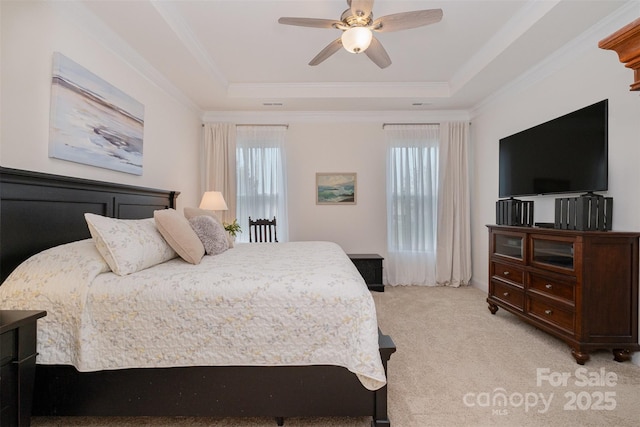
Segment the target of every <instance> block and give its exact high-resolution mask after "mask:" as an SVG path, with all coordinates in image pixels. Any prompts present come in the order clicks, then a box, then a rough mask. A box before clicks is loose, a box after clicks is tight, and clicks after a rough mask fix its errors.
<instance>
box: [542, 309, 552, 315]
mask: <svg viewBox="0 0 640 427" xmlns="http://www.w3.org/2000/svg"><path fill="white" fill-rule="evenodd" d="M544 314H553V311H552V310H545V311H544Z"/></svg>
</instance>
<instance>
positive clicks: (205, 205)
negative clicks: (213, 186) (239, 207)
mask: <svg viewBox="0 0 640 427" xmlns="http://www.w3.org/2000/svg"><path fill="white" fill-rule="evenodd" d="M200 209H206V210H209V211H226V210H228V209H229V208H228V207H227V202H225V201H224V197H222V193H221V192H219V191H206V192H205V193H204V194H203V195H202V200H201V201H200Z"/></svg>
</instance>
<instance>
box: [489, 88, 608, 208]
mask: <svg viewBox="0 0 640 427" xmlns="http://www.w3.org/2000/svg"><path fill="white" fill-rule="evenodd" d="M607 128H608V100H606V99H605V100H603V101H600V102H597V103H595V104H593V105H589V106H588V107H584V108H581V109H580V110H577V111H574V112H572V113H569V114H566V115H564V116H562V117H558V118H556V119H553V120H550V121H548V122H545V123H542V124H540V125H538V126H535V127H532V128H530V129H527V130H523V131H522V132H518V133H516V134H514V135H511V136H507V137H505V138H502V139H501V140H500V150H499V152H500V162H499V177H500V182H499V195H500V197H501V198H505V197H515V196H532V195H539V194H555V193H583V192H584V193H587V192H594V191H606V190H607V188H608V130H607Z"/></svg>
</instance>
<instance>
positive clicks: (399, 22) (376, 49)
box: [278, 0, 442, 68]
mask: <svg viewBox="0 0 640 427" xmlns="http://www.w3.org/2000/svg"><path fill="white" fill-rule="evenodd" d="M347 4H348V5H349V9H347V10H345V11H344V12H342V15H341V16H340V20H339V21H335V20H332V19H316V18H289V17H283V18H280V19H278V22H279V23H280V24H285V25H296V26H300V27H314V28H334V29H337V30H342V35H341V36H340V37H338V38H337V39H336V40H334V41H332V42H331V43H329V45H327V47H325V48H324V49H322V50H321V51H320V53H318V54H317V55H316V56H315V57H314V58H313V59H312V60H311V62H309V65H318V64H320V63H321V62H322V61H324V60H325V59H327V58H328V57H330V56H331V55H333V54H334V53H336V52H337V51H338V50H340V47H344V48H345V49H346V50H348V51H349V52H351V53H361V52H364V53H365V54H366V55H367V56H368V57H369V59H371V60H372V61H373V62H374V63H375V64H376V65H377V66H378V67H380V68H386V67H388V66H389V65H391V58H389V54H387V51H386V50H385V49H384V47H382V44H380V42H379V41H378V39H376V38H375V37H374V36H373V31H375V32H379V33H383V32H391V31H399V30H407V29H410V28H416V27H422V26H424V25H429V24H435V23H436V22H440V20H441V19H442V9H426V10H416V11H413V12H402V13H394V14H392V15H386V16H383V17H381V18H378V19H376V20H374V19H373V13H372V12H371V9H372V8H373V0H347Z"/></svg>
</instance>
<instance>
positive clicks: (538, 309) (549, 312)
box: [527, 296, 575, 334]
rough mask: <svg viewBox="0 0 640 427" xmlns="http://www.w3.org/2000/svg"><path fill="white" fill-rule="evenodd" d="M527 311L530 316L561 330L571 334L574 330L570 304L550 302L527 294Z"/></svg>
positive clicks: (572, 312)
mask: <svg viewBox="0 0 640 427" xmlns="http://www.w3.org/2000/svg"><path fill="white" fill-rule="evenodd" d="M527 312H528V313H529V315H530V316H531V317H535V318H536V319H539V320H542V321H543V322H545V323H548V324H549V325H551V326H555V327H557V328H559V329H562V330H563V331H566V332H569V333H571V334H573V333H574V331H575V322H574V311H573V309H572V308H571V307H570V306H566V305H563V304H560V303H552V302H550V301H548V300H547V299H545V298H538V297H534V296H527Z"/></svg>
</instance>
